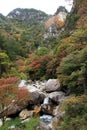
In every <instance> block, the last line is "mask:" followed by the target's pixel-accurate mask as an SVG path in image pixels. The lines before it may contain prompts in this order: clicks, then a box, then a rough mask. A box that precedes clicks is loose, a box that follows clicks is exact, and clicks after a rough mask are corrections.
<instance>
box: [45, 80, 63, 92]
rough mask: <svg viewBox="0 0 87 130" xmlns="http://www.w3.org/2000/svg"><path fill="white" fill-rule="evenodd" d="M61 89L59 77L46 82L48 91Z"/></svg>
mask: <svg viewBox="0 0 87 130" xmlns="http://www.w3.org/2000/svg"><path fill="white" fill-rule="evenodd" d="M60 89H61V87H60V83H59V81H58V80H57V79H49V80H48V81H47V82H46V86H45V90H46V92H54V91H59V90H60Z"/></svg>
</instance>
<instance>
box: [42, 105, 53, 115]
mask: <svg viewBox="0 0 87 130" xmlns="http://www.w3.org/2000/svg"><path fill="white" fill-rule="evenodd" d="M54 109H55V107H54V105H52V104H43V105H41V112H42V113H44V114H49V115H53V111H54Z"/></svg>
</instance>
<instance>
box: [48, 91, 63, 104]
mask: <svg viewBox="0 0 87 130" xmlns="http://www.w3.org/2000/svg"><path fill="white" fill-rule="evenodd" d="M48 97H49V98H50V99H51V100H52V101H53V102H54V103H56V104H59V102H60V101H62V100H63V99H64V97H65V93H63V92H61V91H60V92H52V93H50V94H48Z"/></svg>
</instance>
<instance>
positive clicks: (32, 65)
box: [29, 60, 41, 70]
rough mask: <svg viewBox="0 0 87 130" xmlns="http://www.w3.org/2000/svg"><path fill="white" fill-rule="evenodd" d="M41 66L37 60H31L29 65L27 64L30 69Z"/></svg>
mask: <svg viewBox="0 0 87 130" xmlns="http://www.w3.org/2000/svg"><path fill="white" fill-rule="evenodd" d="M40 66H41V64H40V63H39V60H35V61H33V62H32V63H31V64H30V65H29V68H30V69H33V70H37V69H39V68H40Z"/></svg>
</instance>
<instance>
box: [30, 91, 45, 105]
mask: <svg viewBox="0 0 87 130" xmlns="http://www.w3.org/2000/svg"><path fill="white" fill-rule="evenodd" d="M44 98H45V95H44V94H43V93H39V92H37V91H35V92H32V93H30V101H29V104H30V105H39V104H41V103H42V102H43V100H44Z"/></svg>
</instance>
